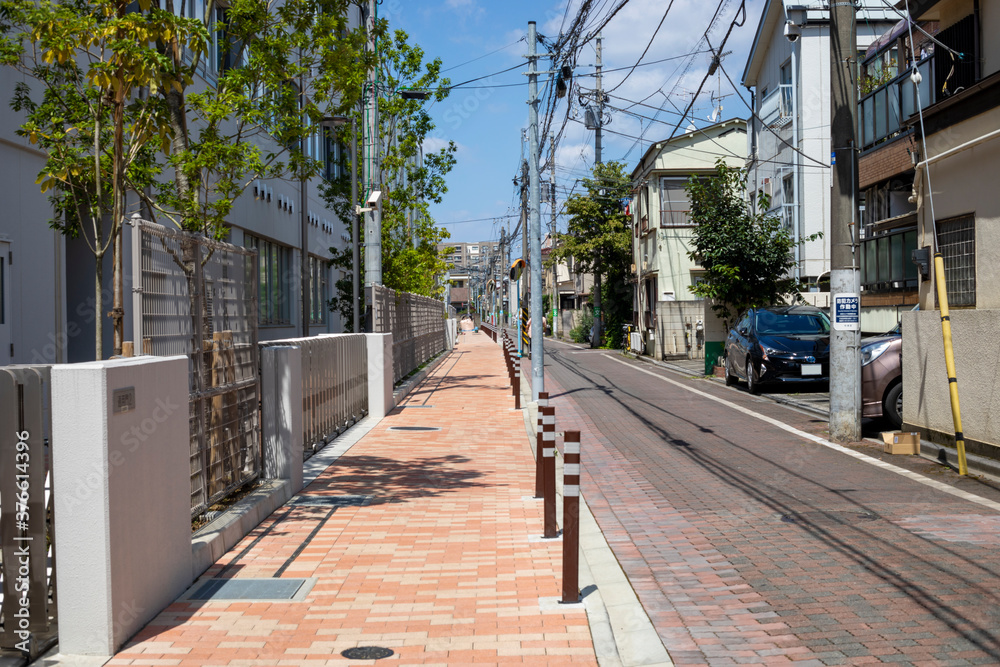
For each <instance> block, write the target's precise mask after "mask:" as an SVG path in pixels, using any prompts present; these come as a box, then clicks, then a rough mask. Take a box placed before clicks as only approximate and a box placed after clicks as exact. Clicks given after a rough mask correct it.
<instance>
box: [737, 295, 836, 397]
mask: <svg viewBox="0 0 1000 667" xmlns="http://www.w3.org/2000/svg"><path fill="white" fill-rule="evenodd" d="M725 363H726V384H727V385H734V384H736V382H737V381H739V380H746V383H747V389H748V390H749V391H750V393H751V394H756V393H759V392H760V388H761V386H762V385H765V384H771V383H786V382H829V380H830V318H829V317H828V316H827V314H826V311H824V310H821V309H819V308H816V307H814V306H769V307H767V308H751V309H750V310H749V311H747V313H746V314H744V316H743V317H742V318H741V319H740V321H739V322H737V324H736V326H735V327H733V329H732V330H731V331H730V332H729V336H728V338H727V339H726V362H725Z"/></svg>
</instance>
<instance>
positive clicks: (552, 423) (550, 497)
mask: <svg viewBox="0 0 1000 667" xmlns="http://www.w3.org/2000/svg"><path fill="white" fill-rule="evenodd" d="M545 411H546V412H545V416H546V417H547V419H546V422H547V423H545V424H543V426H542V497H543V498H544V500H543V502H542V505H543V509H542V513H543V515H544V518H545V531H544V532H543V533H542V537H549V538H551V537H559V523H558V521H556V416H555V415H556V409H555V408H554V407H548V408H545Z"/></svg>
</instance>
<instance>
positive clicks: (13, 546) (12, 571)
mask: <svg viewBox="0 0 1000 667" xmlns="http://www.w3.org/2000/svg"><path fill="white" fill-rule="evenodd" d="M49 405H50V402H49V367H48V366H36V367H32V366H6V367H0V424H2V425H3V428H0V547H2V548H0V554H2V561H0V649H14V650H18V651H20V652H21V653H22V654H23V655H26V656H29V657H35V656H37V655H38V654H39V653H40V652H42V651H45V650H46V649H47V648H48V647H49V646H51V645H52V644H53V643H55V640H56V578H55V539H54V532H53V524H52V450H51V445H50V435H51V433H52V422H51V412H50V409H49Z"/></svg>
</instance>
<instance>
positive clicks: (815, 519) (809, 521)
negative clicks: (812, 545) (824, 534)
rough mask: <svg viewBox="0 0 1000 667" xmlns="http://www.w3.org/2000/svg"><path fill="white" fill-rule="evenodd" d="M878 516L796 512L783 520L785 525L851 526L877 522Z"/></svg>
mask: <svg viewBox="0 0 1000 667" xmlns="http://www.w3.org/2000/svg"><path fill="white" fill-rule="evenodd" d="M881 518H882V517H880V516H879V515H878V514H875V513H874V512H868V511H865V510H828V511H825V512H824V511H821V510H817V511H814V512H794V513H792V514H784V515H782V517H781V520H782V521H784V522H785V523H797V524H802V525H808V526H851V525H854V524H856V523H865V522H868V521H877V520H878V519H881Z"/></svg>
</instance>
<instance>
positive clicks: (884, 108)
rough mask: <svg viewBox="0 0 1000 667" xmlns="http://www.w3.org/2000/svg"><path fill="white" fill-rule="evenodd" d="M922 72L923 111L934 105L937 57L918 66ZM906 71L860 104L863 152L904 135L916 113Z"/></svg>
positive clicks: (912, 87) (859, 125) (930, 58)
mask: <svg viewBox="0 0 1000 667" xmlns="http://www.w3.org/2000/svg"><path fill="white" fill-rule="evenodd" d="M917 71H918V72H920V77H921V80H920V105H921V106H920V109H926V108H927V107H929V106H930V105H931V104H933V103H934V100H933V91H934V90H935V87H934V56H928V57H927V58H924V59H923V60H921V61H920V62H919V63H917ZM911 72H912V69H907V70H906V71H905V72H903V73H902V74H899V75H898V76H896V78H895V79H893V80H892V81H890V82H889V83H887V84H885V85H883V86H880V87H878V88H876V89H875V90H873V91H872V92H870V93H868V94H867V95H865V96H864V97H862V98H861V100H860V101H859V102H858V133H859V135H860V141H861V150H867V149H869V148H872V147H873V146H875V145H876V144H879V143H881V142H882V141H885V140H887V139H891V138H893V137H895V136H897V135H899V134H901V133H902V132H903V131H904V127H903V122H904V121H905V120H907V119H908V118H909V117H910V116H912V115H913V114H915V113H917V111H919V110H920V109H918V108H917V94H916V90H915V89H914V86H913V82H912V81H911V80H910V73H911Z"/></svg>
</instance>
